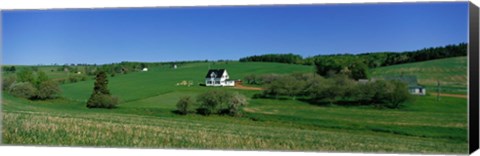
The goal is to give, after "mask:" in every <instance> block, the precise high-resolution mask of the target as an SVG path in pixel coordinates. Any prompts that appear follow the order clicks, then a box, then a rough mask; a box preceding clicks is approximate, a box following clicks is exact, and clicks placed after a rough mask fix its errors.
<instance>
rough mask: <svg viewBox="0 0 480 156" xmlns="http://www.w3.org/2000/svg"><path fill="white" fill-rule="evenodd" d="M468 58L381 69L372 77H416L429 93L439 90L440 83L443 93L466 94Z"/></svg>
mask: <svg viewBox="0 0 480 156" xmlns="http://www.w3.org/2000/svg"><path fill="white" fill-rule="evenodd" d="M467 69H468V66H467V57H453V58H445V59H437V60H431V61H423V62H416V63H407V64H399V65H393V66H386V67H380V68H376V69H373V70H371V77H382V76H394V75H402V74H403V75H415V76H417V78H418V81H419V84H421V85H424V86H426V87H427V89H428V90H427V93H428V92H429V90H430V91H432V90H435V91H436V89H437V81H438V82H440V89H441V92H447V93H455V94H466V92H467V81H468V76H467Z"/></svg>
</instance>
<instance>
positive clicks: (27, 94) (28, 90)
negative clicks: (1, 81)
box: [9, 82, 37, 99]
mask: <svg viewBox="0 0 480 156" xmlns="http://www.w3.org/2000/svg"><path fill="white" fill-rule="evenodd" d="M9 92H10V94H12V95H13V96H16V97H21V98H27V99H30V98H32V97H34V96H35V94H36V92H37V89H36V88H35V87H34V86H33V85H32V83H30V82H19V83H13V84H12V85H11V86H10V88H9Z"/></svg>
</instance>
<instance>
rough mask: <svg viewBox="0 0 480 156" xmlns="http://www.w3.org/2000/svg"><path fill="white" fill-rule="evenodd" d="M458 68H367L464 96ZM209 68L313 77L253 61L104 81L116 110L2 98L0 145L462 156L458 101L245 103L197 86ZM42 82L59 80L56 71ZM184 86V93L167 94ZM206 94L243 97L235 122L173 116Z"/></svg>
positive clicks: (80, 100)
mask: <svg viewBox="0 0 480 156" xmlns="http://www.w3.org/2000/svg"><path fill="white" fill-rule="evenodd" d="M465 62H466V57H457V58H448V59H441V60H433V61H425V62H419V63H411V64H402V65H395V66H387V67H381V68H377V69H373V70H372V71H371V75H372V76H380V75H382V74H399V73H404V74H407V73H408V74H415V75H417V76H418V77H419V80H420V83H423V84H425V85H427V86H431V85H432V83H430V82H431V80H432V79H437V78H438V77H441V80H442V82H445V87H450V88H455V87H457V88H459V90H461V89H464V88H465V87H466V63H465ZM209 67H211V68H226V69H227V70H228V73H229V75H230V77H231V79H243V77H244V76H246V75H248V74H266V73H277V74H288V73H295V72H298V73H312V74H313V73H314V67H313V66H305V65H293V64H280V63H255V62H248V63H241V62H221V63H218V62H217V63H215V64H209V63H188V64H184V65H181V66H179V67H178V68H177V69H173V68H169V67H167V66H155V67H149V71H148V72H135V73H129V74H126V75H117V76H115V77H110V78H109V89H110V91H111V93H112V95H114V96H118V97H120V100H121V101H120V104H119V106H118V108H116V109H88V108H86V107H85V103H86V100H87V99H88V97H89V96H90V94H91V92H92V90H93V82H94V80H92V79H90V80H87V81H81V82H77V83H67V84H63V85H62V86H61V87H62V90H63V94H62V97H61V98H59V99H54V100H47V101H29V100H25V99H20V98H16V97H13V96H11V95H8V94H6V93H2V118H3V120H2V143H4V144H16V145H18V144H22V145H48V146H99V147H141V148H175V149H178V148H182V149H183V148H188V149H237V150H293V151H340V152H341V151H349V152H352V151H353V152H397V153H398V152H400V153H455V154H465V153H467V151H468V139H467V99H465V98H455V97H442V98H441V99H440V101H437V99H436V97H435V96H431V95H427V96H416V97H415V98H414V100H411V101H409V102H408V103H406V104H405V106H404V107H402V108H400V109H380V108H374V107H371V106H339V105H327V106H317V105H312V104H309V103H306V102H302V101H297V100H289V99H287V100H274V99H252V98H251V97H252V96H253V95H254V94H256V93H259V92H261V91H254V90H239V89H235V88H228V87H226V88H210V87H203V86H200V85H199V84H200V83H203V80H204V77H205V74H206V72H207V71H208V69H209ZM441 67H443V68H441ZM46 70H48V69H46ZM429 72H430V73H429ZM47 73H48V72H47ZM48 74H55V75H57V76H58V77H61V73H57V72H50V73H48ZM447 74H448V75H447ZM52 77H55V76H52ZM456 78H457V79H456ZM463 78H465V79H463ZM184 80H185V81H193V82H194V85H193V86H177V85H176V83H179V82H181V81H184ZM211 89H223V90H233V91H238V92H240V93H242V94H244V95H246V96H247V97H249V105H248V106H247V107H245V108H244V111H245V115H244V116H243V117H239V118H235V117H229V116H219V115H212V116H201V115H195V114H193V115H186V116H181V115H177V114H175V113H173V111H174V110H175V104H176V102H177V101H178V99H179V98H180V97H181V96H185V95H191V96H196V95H198V94H200V93H203V92H205V91H206V90H211ZM451 92H460V93H462V92H461V91H458V90H456V91H451ZM427 93H428V92H427Z"/></svg>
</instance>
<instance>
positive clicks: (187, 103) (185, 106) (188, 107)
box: [177, 96, 195, 115]
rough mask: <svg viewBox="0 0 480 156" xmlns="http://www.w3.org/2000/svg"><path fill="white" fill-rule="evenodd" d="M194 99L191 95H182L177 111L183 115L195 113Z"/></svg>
mask: <svg viewBox="0 0 480 156" xmlns="http://www.w3.org/2000/svg"><path fill="white" fill-rule="evenodd" d="M193 105H194V101H193V99H192V98H191V97H190V96H185V97H181V98H180V100H178V102H177V112H178V113H180V114H183V115H186V114H189V113H193V112H195V110H194V109H193Z"/></svg>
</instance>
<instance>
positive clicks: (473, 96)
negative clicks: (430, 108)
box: [468, 2, 479, 154]
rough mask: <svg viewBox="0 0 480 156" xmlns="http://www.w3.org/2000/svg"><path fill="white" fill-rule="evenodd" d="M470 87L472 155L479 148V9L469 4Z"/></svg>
mask: <svg viewBox="0 0 480 156" xmlns="http://www.w3.org/2000/svg"><path fill="white" fill-rule="evenodd" d="M469 3H470V4H469V41H468V59H469V61H468V62H469V63H468V65H469V69H468V70H469V86H468V95H469V97H468V100H469V104H468V105H469V108H468V116H469V120H468V137H469V139H468V140H469V148H468V150H469V153H470V154H472V153H473V152H475V151H476V150H478V148H479V96H478V90H479V85H478V82H479V54H478V53H479V49H478V48H479V34H478V33H479V23H478V22H479V9H478V7H477V6H476V5H475V4H473V3H472V2H469Z"/></svg>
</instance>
